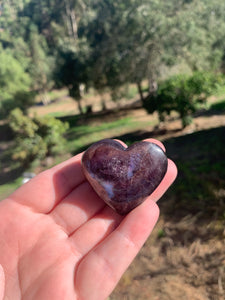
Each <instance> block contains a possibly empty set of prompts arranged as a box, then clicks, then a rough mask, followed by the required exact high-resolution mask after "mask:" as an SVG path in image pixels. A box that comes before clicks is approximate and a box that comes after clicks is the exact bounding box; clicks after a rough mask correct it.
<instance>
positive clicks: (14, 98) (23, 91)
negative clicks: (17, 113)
mask: <svg viewBox="0 0 225 300" xmlns="http://www.w3.org/2000/svg"><path fill="white" fill-rule="evenodd" d="M30 83H31V81H30V77H29V74H27V73H26V72H25V71H24V69H23V67H22V66H21V64H20V63H19V62H18V60H16V59H15V58H14V57H13V56H12V54H11V53H10V52H9V51H7V50H1V51H0V111H1V117H6V116H7V115H8V113H9V111H10V110H11V109H13V108H15V107H20V108H21V109H23V110H26V108H27V107H28V106H30V105H31V103H32V100H33V99H32V93H30V89H29V88H30Z"/></svg>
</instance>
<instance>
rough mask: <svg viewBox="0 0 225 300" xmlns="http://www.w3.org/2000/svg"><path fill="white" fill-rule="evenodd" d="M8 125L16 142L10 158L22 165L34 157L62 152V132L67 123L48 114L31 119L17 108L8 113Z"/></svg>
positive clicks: (40, 157) (34, 158) (63, 142)
mask: <svg viewBox="0 0 225 300" xmlns="http://www.w3.org/2000/svg"><path fill="white" fill-rule="evenodd" d="M9 125H10V127H11V129H12V131H13V132H14V135H15V144H16V146H15V148H14V149H13V155H12V158H13V159H14V160H17V161H19V162H20V163H21V164H22V165H23V166H24V167H27V166H29V164H30V163H32V162H33V161H34V160H36V159H43V158H45V157H46V156H49V155H56V154H58V153H60V152H62V151H63V149H64V146H65V139H64V138H63V134H64V133H65V131H66V130H67V129H68V127H69V125H68V123H63V122H61V121H60V120H57V119H55V118H54V117H50V116H46V117H42V118H39V117H35V118H33V119H32V118H30V117H28V116H26V115H24V114H23V112H22V111H21V110H20V109H19V108H16V109H14V110H13V111H12V112H11V113H10V116H9Z"/></svg>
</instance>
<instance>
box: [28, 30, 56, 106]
mask: <svg viewBox="0 0 225 300" xmlns="http://www.w3.org/2000/svg"><path fill="white" fill-rule="evenodd" d="M29 44H30V56H31V62H30V66H29V73H30V75H31V78H32V86H33V90H35V91H37V92H38V94H40V95H41V99H42V102H43V103H44V104H48V97H47V92H48V91H49V90H50V89H51V88H52V87H53V81H52V76H53V75H52V73H53V70H54V58H53V56H50V55H49V54H48V46H47V43H46V40H45V38H44V37H43V36H42V35H40V34H38V32H37V28H36V27H35V26H31V28H30V37H29Z"/></svg>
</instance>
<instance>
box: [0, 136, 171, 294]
mask: <svg viewBox="0 0 225 300" xmlns="http://www.w3.org/2000/svg"><path fill="white" fill-rule="evenodd" d="M149 141H152V142H155V143H157V144H158V145H160V146H161V147H163V146H162V145H161V143H159V142H158V141H156V140H149ZM81 157H82V154H79V155H77V156H75V157H73V158H71V159H69V160H67V161H65V162H64V163H61V164H59V165H57V166H55V167H53V168H51V169H49V170H47V171H44V172H42V173H41V174H39V175H37V176H36V177H35V178H33V179H32V180H30V181H29V182H28V183H26V184H25V185H23V186H22V187H21V188H19V189H18V190H17V191H16V192H14V193H13V194H12V195H11V196H10V197H9V198H8V199H6V200H4V201H2V202H1V203H0V228H1V232H0V300H2V299H9V300H11V299H13V300H17V299H23V300H30V299H32V300H35V299H38V300H39V299H42V300H45V299H46V300H47V299H48V300H49V299H54V300H57V299H60V300H62V299H66V300H70V299H71V300H72V299H73V300H74V299H79V300H82V299H85V300H89V299H91V300H95V299H97V300H101V299H105V298H107V297H108V296H109V295H110V293H111V292H112V290H113V289H114V288H115V286H116V284H117V282H118V281H119V279H120V277H121V276H122V274H123V273H124V271H125V270H126V269H127V267H128V266H129V264H130V263H131V262H132V260H133V259H134V257H135V256H136V254H137V253H138V251H139V250H140V248H141V247H142V245H143V243H144V242H145V241H146V239H147V237H148V236H149V234H150V233H151V231H152V229H153V227H154V225H155V223H156V222H157V219H158V215H159V209H158V206H157V204H156V203H155V202H156V201H157V200H158V199H159V198H160V197H161V196H162V195H163V194H164V193H165V191H166V190H167V189H168V187H169V186H170V185H171V184H172V182H173V181H174V179H175V177H176V174H177V170H176V166H175V164H174V163H173V162H172V161H171V160H169V161H168V170H167V173H166V175H165V177H164V179H163V181H162V182H161V183H160V185H159V186H158V188H157V189H156V190H155V191H154V192H153V194H152V195H150V196H149V197H148V199H147V200H146V201H144V202H143V203H142V204H141V205H140V206H138V207H137V208H135V209H134V210H133V211H131V212H130V213H129V214H128V215H126V216H120V215H118V214H117V213H116V212H114V211H113V210H112V209H111V208H110V207H108V206H106V205H105V203H104V202H103V201H102V200H101V199H100V198H99V197H98V196H97V194H96V193H95V192H94V190H93V189H92V188H91V186H90V185H89V183H88V182H87V181H86V180H85V177H84V175H83V172H82V168H81ZM1 265H2V267H3V269H2V268H1Z"/></svg>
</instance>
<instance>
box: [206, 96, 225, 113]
mask: <svg viewBox="0 0 225 300" xmlns="http://www.w3.org/2000/svg"><path fill="white" fill-rule="evenodd" d="M210 109H211V110H217V111H225V99H223V100H220V101H218V102H216V103H213V104H211V106H210Z"/></svg>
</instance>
